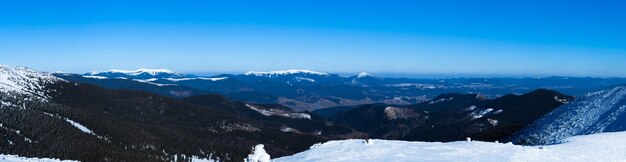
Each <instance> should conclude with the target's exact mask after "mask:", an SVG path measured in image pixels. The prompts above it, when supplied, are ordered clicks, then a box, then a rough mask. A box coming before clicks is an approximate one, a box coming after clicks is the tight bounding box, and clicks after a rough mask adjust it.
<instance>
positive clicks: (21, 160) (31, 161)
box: [0, 154, 71, 162]
mask: <svg viewBox="0 0 626 162" xmlns="http://www.w3.org/2000/svg"><path fill="white" fill-rule="evenodd" d="M0 161H3V162H70V161H71V160H59V159H50V158H31V157H20V156H17V155H4V154H0Z"/></svg>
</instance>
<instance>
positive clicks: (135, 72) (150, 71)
mask: <svg viewBox="0 0 626 162" xmlns="http://www.w3.org/2000/svg"><path fill="white" fill-rule="evenodd" d="M107 73H121V74H126V75H134V76H137V75H141V74H149V75H153V76H156V75H159V74H170V75H178V76H183V74H181V73H177V72H174V71H172V70H168V69H137V70H115V69H113V70H107V71H94V72H91V73H89V74H91V75H92V76H95V75H102V74H107Z"/></svg>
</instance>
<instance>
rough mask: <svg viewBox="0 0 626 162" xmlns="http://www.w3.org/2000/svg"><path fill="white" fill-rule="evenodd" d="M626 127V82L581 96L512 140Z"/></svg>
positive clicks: (537, 141)
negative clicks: (625, 83) (622, 84)
mask: <svg viewBox="0 0 626 162" xmlns="http://www.w3.org/2000/svg"><path fill="white" fill-rule="evenodd" d="M625 130H626V86H619V87H615V88H613V89H608V90H604V91H598V92H594V93H589V94H587V95H584V96H581V97H579V98H578V99H576V100H575V101H574V102H571V103H569V104H566V105H563V106H561V107H559V108H557V109H555V110H554V111H552V112H550V113H548V114H547V115H545V116H543V117H542V118H540V119H539V120H537V121H535V122H533V123H532V124H530V125H529V126H527V127H525V128H524V129H523V130H522V131H520V132H519V133H517V134H516V135H514V136H513V137H511V141H513V142H514V143H519V144H526V145H545V144H555V143H560V142H562V140H563V139H565V138H567V137H570V136H575V135H586V134H594V133H600V132H615V131H625Z"/></svg>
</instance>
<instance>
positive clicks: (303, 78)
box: [296, 77, 315, 82]
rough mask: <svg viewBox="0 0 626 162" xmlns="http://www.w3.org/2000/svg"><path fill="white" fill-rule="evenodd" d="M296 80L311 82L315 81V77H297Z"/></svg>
mask: <svg viewBox="0 0 626 162" xmlns="http://www.w3.org/2000/svg"><path fill="white" fill-rule="evenodd" d="M296 80H298V81H303V80H304V81H309V82H315V79H311V78H305V77H296Z"/></svg>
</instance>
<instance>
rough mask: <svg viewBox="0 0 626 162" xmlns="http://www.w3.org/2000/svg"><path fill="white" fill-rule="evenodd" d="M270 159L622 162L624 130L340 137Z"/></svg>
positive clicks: (310, 161)
mask: <svg viewBox="0 0 626 162" xmlns="http://www.w3.org/2000/svg"><path fill="white" fill-rule="evenodd" d="M272 161H274V162H283V161H284V162H291V161H307V162H318V161H319V162H321V161H333V162H341V161H358V162H369V161H394V162H399V161H400V162H401V161H428V162H452V161H455V162H456V161H480V162H490V161H497V162H503V161H511V162H525V161H529V162H572V161H581V162H593V161H603V162H604V161H610V162H620V161H624V162H626V132H615V133H600V134H593V135H585V136H576V137H571V138H568V139H567V142H565V143H562V144H556V145H548V146H519V145H513V144H510V143H508V144H504V143H496V142H480V141H471V142H467V141H458V142H449V143H441V142H406V141H391V140H356V139H353V140H340V141H329V142H326V143H323V144H319V145H315V146H313V147H311V149H309V150H307V151H304V152H301V153H298V154H295V155H293V156H287V157H281V158H278V159H273V160H272Z"/></svg>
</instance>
